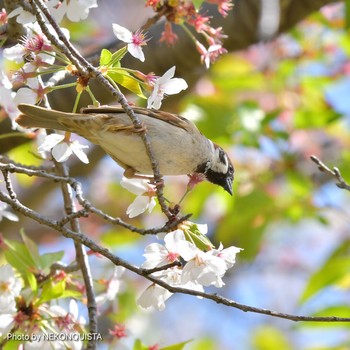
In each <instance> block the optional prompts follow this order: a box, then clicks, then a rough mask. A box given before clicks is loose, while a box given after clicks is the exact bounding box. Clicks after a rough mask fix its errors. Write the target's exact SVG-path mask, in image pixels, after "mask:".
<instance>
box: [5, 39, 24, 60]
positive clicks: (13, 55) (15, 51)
mask: <svg viewBox="0 0 350 350" xmlns="http://www.w3.org/2000/svg"><path fill="white" fill-rule="evenodd" d="M24 54H25V50H24V47H23V45H21V44H16V45H15V46H12V47H9V48H7V49H4V51H3V53H2V55H3V56H4V57H5V58H7V59H8V60H10V61H15V62H16V63H22V62H23V55H24Z"/></svg>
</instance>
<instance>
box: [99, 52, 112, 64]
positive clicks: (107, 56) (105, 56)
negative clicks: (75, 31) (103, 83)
mask: <svg viewBox="0 0 350 350" xmlns="http://www.w3.org/2000/svg"><path fill="white" fill-rule="evenodd" d="M111 59H112V52H111V51H109V50H107V49H102V51H101V56H100V66H107V65H108V64H109V63H110V62H111Z"/></svg>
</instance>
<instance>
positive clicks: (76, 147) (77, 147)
mask: <svg viewBox="0 0 350 350" xmlns="http://www.w3.org/2000/svg"><path fill="white" fill-rule="evenodd" d="M70 148H71V150H72V151H73V153H74V154H75V155H76V156H77V157H78V158H79V159H80V160H81V161H82V162H83V163H85V164H89V159H88V157H87V155H86V154H85V153H84V151H82V149H83V148H89V146H88V145H81V144H80V143H79V142H78V141H74V142H72V143H71V144H70Z"/></svg>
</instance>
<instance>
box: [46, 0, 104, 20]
mask: <svg viewBox="0 0 350 350" xmlns="http://www.w3.org/2000/svg"><path fill="white" fill-rule="evenodd" d="M56 3H58V1H56ZM95 7H97V0H63V1H62V2H61V3H60V4H59V5H58V6H56V4H55V5H54V6H51V13H52V15H53V17H54V18H55V20H56V21H57V22H61V21H62V19H63V16H64V15H66V17H67V18H68V19H69V20H70V21H72V22H79V21H81V20H84V19H86V18H87V17H88V15H89V10H90V9H91V8H95Z"/></svg>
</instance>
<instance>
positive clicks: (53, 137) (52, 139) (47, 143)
mask: <svg viewBox="0 0 350 350" xmlns="http://www.w3.org/2000/svg"><path fill="white" fill-rule="evenodd" d="M63 139H64V135H61V134H50V135H47V136H45V138H44V141H43V142H42V143H41V144H40V146H39V147H38V151H39V152H48V151H50V150H51V149H52V148H54V147H55V146H56V145H57V144H59V143H60V142H62V141H63Z"/></svg>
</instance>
